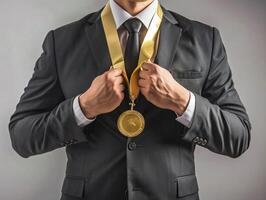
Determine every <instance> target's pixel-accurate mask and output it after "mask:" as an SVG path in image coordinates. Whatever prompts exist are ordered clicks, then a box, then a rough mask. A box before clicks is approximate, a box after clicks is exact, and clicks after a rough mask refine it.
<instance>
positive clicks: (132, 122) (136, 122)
mask: <svg viewBox="0 0 266 200" xmlns="http://www.w3.org/2000/svg"><path fill="white" fill-rule="evenodd" d="M144 126H145V120H144V117H143V116H142V114H141V113H139V112H138V111H135V110H127V111H125V112H123V113H122V114H121V115H120V116H119V118H118V120H117V127H118V130H119V131H120V132H121V133H122V134H123V135H124V136H126V137H135V136H138V135H139V134H140V133H141V132H142V131H143V129H144Z"/></svg>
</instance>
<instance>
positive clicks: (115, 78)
mask: <svg viewBox="0 0 266 200" xmlns="http://www.w3.org/2000/svg"><path fill="white" fill-rule="evenodd" d="M114 81H115V82H116V83H117V84H121V83H124V77H123V76H121V75H120V76H116V77H114Z"/></svg>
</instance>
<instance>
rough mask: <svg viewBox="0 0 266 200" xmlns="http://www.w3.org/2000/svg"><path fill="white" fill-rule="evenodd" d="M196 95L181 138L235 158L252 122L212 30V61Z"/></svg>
mask: <svg viewBox="0 0 266 200" xmlns="http://www.w3.org/2000/svg"><path fill="white" fill-rule="evenodd" d="M194 95H195V112H194V116H193V119H192V123H191V126H190V127H189V128H188V127H184V132H183V135H182V137H183V139H184V140H186V141H189V142H193V143H195V144H199V145H201V146H204V147H206V148H208V149H209V150H211V151H213V152H215V153H218V154H222V155H227V156H230V157H233V158H235V157H238V156H240V155H241V154H242V153H243V152H245V151H246V150H247V149H248V147H249V144H250V131H251V123H250V120H249V117H248V114H247V112H246V110H245V107H244V106H243V104H242V102H241V100H240V97H239V95H238V93H237V91H236V89H235V88H234V82H233V80H232V72H231V69H230V67H229V64H228V61H227V56H226V51H225V48H224V45H223V42H222V39H221V36H220V33H219V31H218V30H217V29H216V28H213V44H212V58H211V64H210V68H209V72H208V76H207V78H206V81H205V83H204V86H203V90H202V95H199V94H196V93H194Z"/></svg>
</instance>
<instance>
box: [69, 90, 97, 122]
mask: <svg viewBox="0 0 266 200" xmlns="http://www.w3.org/2000/svg"><path fill="white" fill-rule="evenodd" d="M79 96H80V95H78V96H76V97H75V98H74V101H73V111H74V115H75V119H76V122H77V124H78V126H80V127H84V126H86V125H88V124H90V123H91V122H93V121H94V120H95V119H96V117H94V118H92V119H88V118H87V117H86V116H85V115H84V113H83V112H82V110H81V108H80V105H79Z"/></svg>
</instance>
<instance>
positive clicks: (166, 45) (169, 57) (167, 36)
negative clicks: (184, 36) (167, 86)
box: [154, 7, 182, 69]
mask: <svg viewBox="0 0 266 200" xmlns="http://www.w3.org/2000/svg"><path fill="white" fill-rule="evenodd" d="M162 9H163V19H162V23H161V27H160V37H159V45H158V50H157V54H156V56H155V60H154V62H155V63H156V64H158V65H160V66H161V67H164V68H166V69H168V68H170V66H171V64H172V61H173V58H174V55H175V53H176V49H177V45H178V42H179V40H180V37H181V33H182V29H181V28H180V27H179V26H178V25H177V24H178V21H177V20H176V19H175V18H174V17H173V16H172V14H171V13H170V12H169V11H167V10H166V9H165V8H164V7H162Z"/></svg>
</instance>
